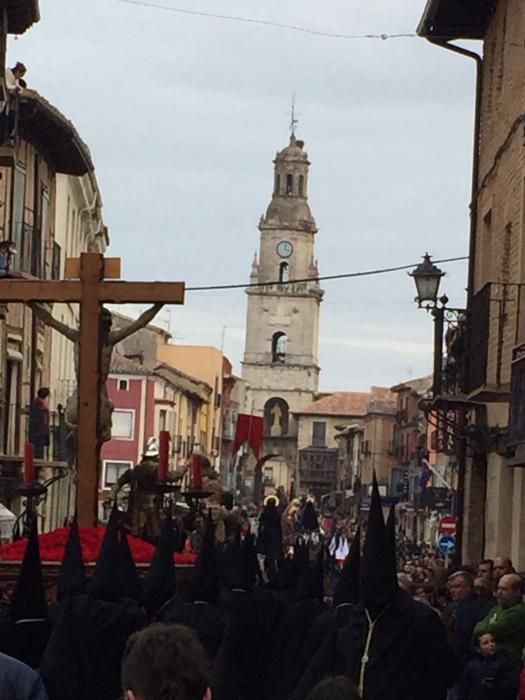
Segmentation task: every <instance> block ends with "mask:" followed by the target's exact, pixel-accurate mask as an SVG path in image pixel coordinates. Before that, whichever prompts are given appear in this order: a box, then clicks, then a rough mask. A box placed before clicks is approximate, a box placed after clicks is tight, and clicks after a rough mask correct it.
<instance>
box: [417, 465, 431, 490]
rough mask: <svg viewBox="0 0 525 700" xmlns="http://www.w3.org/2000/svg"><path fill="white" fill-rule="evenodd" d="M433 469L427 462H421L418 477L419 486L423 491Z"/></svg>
mask: <svg viewBox="0 0 525 700" xmlns="http://www.w3.org/2000/svg"><path fill="white" fill-rule="evenodd" d="M432 474H433V469H432V467H431V466H430V464H429V463H428V460H426V459H422V460H421V474H420V476H419V486H420V487H421V488H422V489H423V491H424V490H425V489H426V488H427V486H428V482H429V481H430V479H432Z"/></svg>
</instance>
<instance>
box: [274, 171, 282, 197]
mask: <svg viewBox="0 0 525 700" xmlns="http://www.w3.org/2000/svg"><path fill="white" fill-rule="evenodd" d="M280 192H281V176H280V175H279V174H278V173H277V175H276V176H275V194H280Z"/></svg>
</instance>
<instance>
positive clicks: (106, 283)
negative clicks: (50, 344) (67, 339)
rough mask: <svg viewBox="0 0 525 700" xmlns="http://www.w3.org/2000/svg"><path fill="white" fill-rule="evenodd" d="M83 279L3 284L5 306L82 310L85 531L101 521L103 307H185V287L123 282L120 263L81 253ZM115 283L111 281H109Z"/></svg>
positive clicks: (0, 295) (72, 270)
mask: <svg viewBox="0 0 525 700" xmlns="http://www.w3.org/2000/svg"><path fill="white" fill-rule="evenodd" d="M66 274H67V275H68V276H70V277H76V278H78V279H66V280H57V281H44V280H39V279H34V280H33V279H22V278H15V279H1V280H0V303H9V302H19V303H24V304H31V303H35V302H66V303H75V304H79V306H80V329H79V333H80V335H79V357H78V363H79V382H78V422H77V427H78V429H77V470H78V472H77V513H78V520H79V525H80V526H81V527H91V526H93V525H95V524H96V522H97V511H98V488H99V478H100V472H99V469H100V466H99V452H100V440H99V437H100V436H99V427H98V413H99V398H100V351H101V312H102V305H103V304H145V303H146V304H149V303H162V304H183V303H184V283H183V282H124V281H122V280H118V279H114V278H118V277H120V261H119V259H118V258H104V256H103V255H101V254H99V253H82V254H81V256H80V259H77V258H74V259H71V260H68V261H67V264H66ZM108 278H112V279H108Z"/></svg>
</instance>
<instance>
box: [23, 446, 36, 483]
mask: <svg viewBox="0 0 525 700" xmlns="http://www.w3.org/2000/svg"><path fill="white" fill-rule="evenodd" d="M24 481H25V482H26V484H33V483H34V481H35V458H34V451H33V443H32V442H26V444H25V445H24Z"/></svg>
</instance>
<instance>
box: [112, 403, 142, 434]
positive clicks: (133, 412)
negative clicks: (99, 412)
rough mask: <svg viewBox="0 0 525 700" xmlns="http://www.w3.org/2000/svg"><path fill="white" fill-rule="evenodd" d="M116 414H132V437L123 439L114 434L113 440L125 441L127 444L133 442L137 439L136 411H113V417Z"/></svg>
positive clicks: (132, 409) (128, 409) (121, 409)
mask: <svg viewBox="0 0 525 700" xmlns="http://www.w3.org/2000/svg"><path fill="white" fill-rule="evenodd" d="M115 413H130V414H131V436H130V437H121V436H119V435H115V434H114V433H112V436H111V438H112V440H125V441H127V442H132V441H133V440H134V439H135V417H136V416H135V414H136V411H135V409H134V408H114V409H113V414H112V415H113V416H114V415H115Z"/></svg>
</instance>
